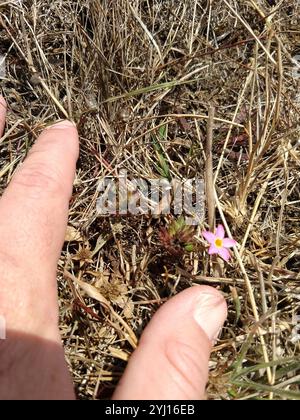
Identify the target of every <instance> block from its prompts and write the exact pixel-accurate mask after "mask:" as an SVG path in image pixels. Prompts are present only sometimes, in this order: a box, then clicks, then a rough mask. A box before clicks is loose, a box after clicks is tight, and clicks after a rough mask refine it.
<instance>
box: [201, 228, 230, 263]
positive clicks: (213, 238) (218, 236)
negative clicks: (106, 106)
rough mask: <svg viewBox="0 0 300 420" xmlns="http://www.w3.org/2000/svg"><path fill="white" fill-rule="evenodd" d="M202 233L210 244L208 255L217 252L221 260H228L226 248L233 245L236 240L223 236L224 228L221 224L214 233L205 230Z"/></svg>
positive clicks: (228, 255)
mask: <svg viewBox="0 0 300 420" xmlns="http://www.w3.org/2000/svg"><path fill="white" fill-rule="evenodd" d="M202 235H203V237H204V238H205V239H206V240H207V242H208V243H209V244H210V248H209V251H208V253H209V255H213V254H218V255H220V257H222V258H223V260H225V261H229V259H230V257H231V255H230V252H229V251H228V248H231V247H233V246H235V245H236V244H237V242H236V241H235V240H234V239H230V238H225V230H224V227H223V226H222V225H219V226H218V228H217V230H216V233H215V234H214V233H212V232H209V231H207V230H206V231H204V232H203V233H202Z"/></svg>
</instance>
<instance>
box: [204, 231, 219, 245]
mask: <svg viewBox="0 0 300 420" xmlns="http://www.w3.org/2000/svg"><path fill="white" fill-rule="evenodd" d="M202 235H203V237H204V238H205V239H206V240H207V242H208V243H210V244H211V245H212V244H214V243H215V240H216V235H214V234H213V233H212V232H209V231H207V230H205V231H204V232H202Z"/></svg>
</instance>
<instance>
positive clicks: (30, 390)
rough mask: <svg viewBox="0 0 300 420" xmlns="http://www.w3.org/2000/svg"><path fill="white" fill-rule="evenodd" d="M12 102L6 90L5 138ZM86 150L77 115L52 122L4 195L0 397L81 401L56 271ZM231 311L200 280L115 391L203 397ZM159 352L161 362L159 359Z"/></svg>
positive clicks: (163, 318)
mask: <svg viewBox="0 0 300 420" xmlns="http://www.w3.org/2000/svg"><path fill="white" fill-rule="evenodd" d="M5 116H6V104H5V101H4V99H3V98H2V97H0V130H1V131H0V136H1V133H2V132H3V130H4V126H5ZM78 155H79V141H78V133H77V130H76V127H75V126H74V125H72V123H70V122H68V121H64V122H61V123H58V124H56V125H54V126H52V127H50V128H48V129H47V130H45V131H44V132H43V133H42V135H41V136H40V138H39V139H38V140H37V142H36V144H35V145H34V146H33V147H32V149H31V151H30V153H29V155H28V157H27V159H26V161H25V162H24V163H23V164H22V165H21V166H20V168H19V169H18V171H17V172H16V174H15V175H14V177H13V180H12V181H11V183H10V185H9V186H8V187H7V189H6V191H5V193H4V194H3V196H2V198H1V200H0V316H2V317H4V318H5V319H6V323H7V339H6V340H0V399H1V400H3V399H10V400H15V399H21V400H27V399H34V400H39V399H47V400H54V399H71V400H72V399H74V398H75V395H74V391H73V385H72V381H71V378H70V375H69V373H68V370H67V366H66V363H65V359H64V351H63V347H62V344H61V338H60V333H59V327H58V299H57V283H56V270H57V262H58V259H59V256H60V253H61V249H62V246H63V242H64V237H65V231H66V226H67V221H68V208H69V200H70V197H71V194H72V185H73V181H74V176H75V168H76V161H77V159H78ZM226 316H227V308H226V303H225V301H224V299H223V297H222V296H221V295H220V294H219V292H217V291H216V290H215V289H212V288H210V287H206V286H196V287H192V288H190V289H188V290H185V291H184V292H182V293H180V294H178V295H177V296H176V297H174V298H173V299H171V300H170V301H169V302H168V303H166V304H165V305H163V306H162V307H161V309H159V311H158V312H157V313H156V315H155V316H154V318H153V319H152V321H151V322H150V324H149V326H148V327H147V328H146V330H145V331H144V334H143V336H142V338H141V340H140V343H139V346H138V348H137V350H136V351H135V352H134V354H133V356H132V357H131V359H130V361H129V363H128V367H127V369H126V371H125V374H124V376H123V378H122V379H121V381H120V384H119V386H118V387H117V390H116V392H115V395H114V398H115V399H203V398H205V386H206V383H207V378H208V362H209V357H210V353H211V349H212V345H213V342H214V340H215V339H216V337H217V336H218V332H219V331H220V329H221V328H222V325H223V323H224V321H225V319H226ZM153 356H154V357H155V363H152V360H153Z"/></svg>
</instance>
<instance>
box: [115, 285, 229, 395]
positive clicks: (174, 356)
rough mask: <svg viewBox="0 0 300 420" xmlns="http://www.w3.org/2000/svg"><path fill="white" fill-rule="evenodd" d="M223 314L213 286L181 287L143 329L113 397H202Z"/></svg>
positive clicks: (224, 315)
mask: <svg viewBox="0 0 300 420" xmlns="http://www.w3.org/2000/svg"><path fill="white" fill-rule="evenodd" d="M226 316H227V307H226V302H225V300H224V298H223V297H222V295H221V294H220V293H219V292H218V291H217V290H215V289H213V288H211V287H208V286H195V287H192V288H189V289H187V290H185V291H183V292H181V293H179V294H178V295H177V296H175V297H174V298H173V299H171V300H170V301H169V302H167V303H166V304H165V305H163V306H162V307H161V308H160V309H159V311H158V312H157V313H156V314H155V316H154V317H153V319H152V321H151V322H150V324H149V326H148V327H147V328H146V330H145V331H144V333H143V335H142V338H141V341H140V344H139V346H138V348H137V350H136V351H135V352H134V354H133V355H132V357H131V359H130V361H129V364H128V367H127V369H126V371H125V374H124V376H123V378H122V379H121V381H120V383H119V386H118V388H117V390H116V392H115V394H114V399H125V400H129V399H137V400H141V399H145V400H184V399H185V400H186V399H187V400H193V399H204V398H205V387H206V383H207V380H208V363H209V358H210V353H211V349H212V345H213V342H214V341H215V340H216V338H217V336H218V334H219V332H220V330H221V328H222V326H223V324H224V321H225V319H226Z"/></svg>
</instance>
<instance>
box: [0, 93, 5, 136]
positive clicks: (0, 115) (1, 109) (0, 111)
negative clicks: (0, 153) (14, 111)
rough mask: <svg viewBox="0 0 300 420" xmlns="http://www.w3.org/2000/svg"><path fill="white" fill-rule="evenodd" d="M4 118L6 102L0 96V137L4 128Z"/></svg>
mask: <svg viewBox="0 0 300 420" xmlns="http://www.w3.org/2000/svg"><path fill="white" fill-rule="evenodd" d="M5 117H6V102H5V99H4V98H3V96H1V95H0V136H2V134H3V131H4V126H5Z"/></svg>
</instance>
